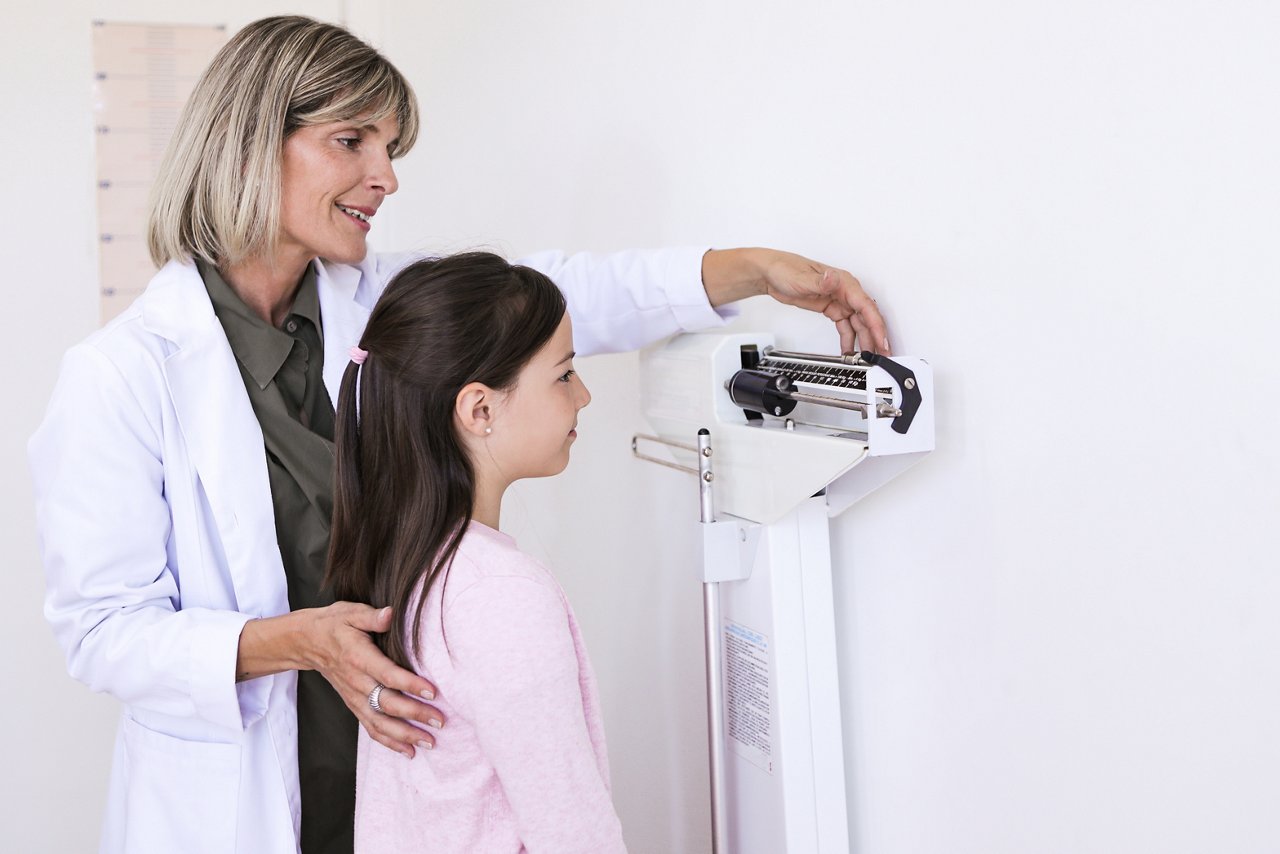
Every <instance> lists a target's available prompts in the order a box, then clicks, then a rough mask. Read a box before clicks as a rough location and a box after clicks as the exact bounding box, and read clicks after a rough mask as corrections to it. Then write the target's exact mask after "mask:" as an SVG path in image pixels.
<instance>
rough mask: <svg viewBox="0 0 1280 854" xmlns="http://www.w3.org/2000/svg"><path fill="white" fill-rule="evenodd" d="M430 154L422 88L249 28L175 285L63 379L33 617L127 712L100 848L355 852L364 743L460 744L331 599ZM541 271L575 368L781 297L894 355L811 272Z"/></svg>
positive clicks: (285, 31)
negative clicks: (367, 400) (373, 698)
mask: <svg viewBox="0 0 1280 854" xmlns="http://www.w3.org/2000/svg"><path fill="white" fill-rule="evenodd" d="M417 128H418V115H417V104H416V101H415V99H414V96H413V93H412V91H411V89H410V87H409V85H408V84H407V82H406V81H405V80H404V79H403V77H402V76H401V75H400V74H399V72H398V71H396V69H395V68H394V67H393V66H392V65H391V64H390V63H389V62H387V60H386V59H384V58H383V57H382V56H380V55H379V54H378V53H377V52H376V51H374V50H372V49H371V48H369V47H368V46H367V45H365V44H364V43H363V42H361V41H359V40H358V39H356V38H355V37H354V36H352V35H350V34H349V33H347V32H346V31H345V30H342V29H341V28H338V27H334V26H331V25H328V24H323V23H319V22H316V21H312V20H309V19H306V18H298V17H280V18H268V19H264V20H262V21H258V22H255V23H253V24H251V25H249V26H248V27H246V28H245V29H244V30H242V31H241V32H239V33H238V34H237V35H236V36H235V37H234V38H233V39H231V41H230V42H228V44H227V45H226V46H225V47H224V48H223V49H222V50H221V51H220V52H219V53H218V55H217V57H215V59H214V61H213V62H212V63H211V65H210V67H209V68H208V69H207V70H206V72H205V74H204V75H203V77H202V78H201V80H200V81H199V83H198V84H197V86H196V88H195V90H194V91H193V94H192V96H191V99H190V101H189V102H188V104H187V106H186V108H185V109H184V111H183V114H182V116H181V117H180V119H179V125H178V128H177V129H176V130H175V132H174V137H173V141H172V143H171V145H170V148H169V150H168V152H167V153H166V156H165V160H164V163H163V164H162V167H161V170H160V173H159V175H158V178H157V182H156V189H155V191H154V196H153V205H152V211H151V218H150V223H149V227H148V237H149V242H150V247H151V251H152V256H153V259H154V260H155V262H156V264H157V265H158V266H160V267H161V269H160V271H159V272H158V273H157V274H156V276H155V277H154V278H153V279H152V280H151V282H150V284H149V285H148V288H147V291H146V293H144V295H143V296H142V297H140V298H139V299H138V300H137V301H136V302H135V303H134V304H133V305H132V306H131V307H130V308H129V309H128V310H126V311H125V312H124V313H122V314H121V315H120V316H119V317H118V318H117V319H116V320H114V321H112V323H110V324H108V325H107V326H106V327H105V328H103V329H101V330H99V331H98V332H97V333H95V334H94V335H92V336H90V337H89V338H88V339H87V340H86V341H85V342H83V343H82V344H80V345H78V346H76V347H74V348H72V349H71V350H70V351H69V352H68V354H67V356H66V358H65V360H64V362H63V366H62V373H61V376H60V378H59V381H58V386H57V388H56V390H55V392H54V395H53V398H52V400H51V402H50V405H49V411H48V413H47V415H46V418H45V421H44V423H43V424H42V425H41V427H40V428H39V430H38V431H37V433H36V434H35V436H34V437H33V438H32V441H31V447H30V455H31V465H32V471H33V478H34V481H35V487H36V499H37V522H38V527H39V536H40V541H41V549H42V553H43V558H44V563H45V566H46V572H47V576H48V593H47V596H46V605H45V611H46V616H47V617H48V619H49V621H50V623H51V624H52V626H53V628H54V632H55V634H56V636H57V638H58V641H59V643H60V644H61V645H62V647H63V649H64V651H65V653H66V655H67V661H68V668H69V670H70V672H71V674H72V675H73V676H75V677H76V678H78V679H80V680H82V681H84V682H85V683H86V684H88V685H89V686H90V687H91V688H93V689H94V690H98V691H105V692H107V693H110V694H112V695H114V696H116V697H118V698H119V699H120V700H121V701H122V702H123V703H124V704H125V714H124V716H123V719H122V722H121V727H120V731H119V735H118V738H117V744H116V752H115V758H114V761H113V771H112V778H111V783H110V794H109V798H108V805H107V813H106V818H105V826H104V836H103V846H102V848H103V850H104V851H126V850H127V851H130V852H138V851H163V852H173V851H184V852H203V851H211V852H212V851H253V852H261V851H288V850H295V849H297V848H299V847H300V848H301V850H303V851H305V852H308V854H315V853H316V852H327V851H349V850H350V846H351V819H352V809H353V789H354V786H353V780H354V764H355V740H356V732H357V729H356V727H354V726H353V725H352V722H353V718H354V719H355V720H359V722H360V723H361V724H362V725H363V727H364V728H365V730H366V731H367V732H368V733H369V735H370V737H372V738H373V739H375V740H376V741H378V742H379V743H381V744H383V745H384V746H387V747H390V748H392V749H396V750H399V751H401V752H402V753H404V754H405V755H406V756H412V755H413V753H414V750H415V748H430V747H431V746H432V744H433V743H434V737H433V736H432V735H431V734H430V731H427V730H424V729H423V728H422V726H416V725H415V724H418V725H425V726H434V727H437V728H438V727H440V726H442V725H443V724H444V719H443V716H442V715H441V714H440V713H439V712H438V710H436V709H434V708H432V707H431V706H429V705H427V704H426V703H424V702H422V700H429V699H431V698H432V696H433V693H434V692H433V686H432V685H431V684H430V683H429V682H428V681H426V680H425V679H423V678H421V677H420V676H417V675H415V674H413V673H411V672H410V671H407V670H405V669H403V668H401V667H397V666H396V665H394V664H393V663H392V662H391V661H389V660H388V659H387V658H386V657H385V656H383V655H382V654H381V653H380V652H379V651H378V650H377V648H376V647H375V646H374V644H373V642H372V641H371V640H370V637H369V634H370V633H380V632H384V631H386V630H387V628H388V626H389V625H390V620H391V618H392V615H391V614H390V611H389V610H388V609H383V610H381V611H379V610H375V609H373V608H371V607H368V606H364V605H357V604H353V603H349V602H334V601H332V600H331V598H329V597H326V596H325V594H324V593H323V592H322V591H321V589H320V581H321V578H322V574H323V569H324V560H325V554H326V552H327V549H328V526H329V518H330V510H331V505H330V497H329V487H330V483H331V478H332V465H333V463H332V459H333V451H332V438H333V432H332V431H333V408H332V401H333V400H334V398H335V393H336V389H337V387H338V381H339V378H340V376H341V372H342V370H343V368H344V366H345V364H346V361H347V360H346V358H345V353H346V349H347V347H349V346H350V344H351V342H353V341H356V340H358V339H359V337H360V334H361V332H362V330H363V328H364V324H365V322H366V321H367V319H368V315H369V311H370V309H371V308H372V306H373V304H374V302H375V301H376V299H377V297H378V295H379V293H380V292H381V291H382V289H383V287H384V286H385V283H386V282H387V281H388V280H389V278H390V277H391V276H392V275H393V274H394V273H395V271H396V270H397V269H399V268H401V267H403V266H404V265H405V264H407V263H409V262H410V261H411V260H412V259H411V258H407V257H404V258H387V257H371V256H368V255H367V251H366V245H365V236H366V234H367V233H368V231H369V229H370V228H371V227H372V221H373V219H374V216H375V214H376V213H377V210H378V207H379V205H380V204H381V203H382V201H383V200H384V199H385V198H386V196H388V195H390V194H391V193H394V192H395V191H396V189H397V187H398V185H397V183H396V178H395V172H394V169H393V168H392V160H393V159H395V158H397V157H400V156H402V155H404V154H405V153H407V152H408V151H409V149H410V148H411V147H412V146H413V143H414V139H415V137H416V135H417ZM526 263H528V264H529V265H530V266H533V267H536V268H537V269H540V270H542V271H543V272H544V273H546V274H548V275H549V276H550V277H551V278H552V279H553V280H554V281H555V282H556V283H557V285H558V286H559V287H560V288H561V290H562V291H563V292H564V293H565V297H566V299H567V301H568V304H569V308H570V313H571V314H572V315H573V317H574V318H575V327H576V335H577V338H576V347H577V349H578V351H579V352H581V353H584V354H588V353H592V352H601V351H604V350H610V349H626V348H635V347H640V346H643V345H644V344H645V343H647V342H649V341H653V340H656V339H658V338H661V337H663V336H666V335H669V334H672V333H674V332H677V331H680V330H681V329H694V328H700V327H706V326H712V325H715V324H717V323H719V322H721V318H720V315H719V314H718V313H717V312H716V311H715V307H716V306H720V305H723V304H725V303H727V302H730V301H732V300H736V299H739V298H742V297H745V296H750V295H752V294H757V293H766V292H767V293H770V294H772V295H773V296H775V297H776V298H777V299H779V300H782V301H783V302H788V303H793V304H797V305H800V306H803V307H805V308H810V309H813V310H818V311H822V312H824V313H825V314H826V315H827V316H828V317H830V318H832V319H833V320H834V321H835V322H836V324H837V326H838V327H839V329H840V333H841V342H842V345H843V346H844V347H845V348H846V349H847V348H850V347H852V345H853V342H854V336H855V335H857V336H859V337H860V338H861V340H862V341H863V342H866V344H865V345H864V346H867V347H868V348H875V344H873V343H872V342H876V343H878V344H879V345H880V347H879V349H882V350H887V348H888V340H887V338H886V337H885V330H884V324H883V322H882V321H881V319H880V316H879V314H878V313H877V312H876V310H875V306H874V303H873V301H872V300H871V299H870V298H869V297H867V296H866V294H865V293H863V291H862V289H861V288H860V287H859V286H858V284H857V282H856V281H855V280H854V279H853V278H852V277H851V276H849V275H848V274H847V273H844V272H842V271H838V270H833V269H830V268H827V267H824V266H823V265H820V264H816V263H813V262H810V261H808V260H806V259H803V258H800V257H798V256H795V255H789V254H786V253H780V252H773V251H770V250H761V249H750V250H728V251H719V252H717V251H707V252H704V251H703V250H701V249H699V250H666V251H658V252H628V253H620V254H618V255H610V256H602V257H592V256H586V255H579V256H572V257H565V256H563V255H560V254H558V253H546V254H543V255H539V256H537V257H535V258H531V259H527V261H526ZM379 685H382V686H386V687H385V689H381V693H380V696H379V699H380V701H379V702H378V703H377V705H378V709H374V708H372V707H371V703H370V701H369V698H370V694H371V692H373V690H374V689H375V687H376V686H379ZM530 714H537V711H536V710H531V711H530Z"/></svg>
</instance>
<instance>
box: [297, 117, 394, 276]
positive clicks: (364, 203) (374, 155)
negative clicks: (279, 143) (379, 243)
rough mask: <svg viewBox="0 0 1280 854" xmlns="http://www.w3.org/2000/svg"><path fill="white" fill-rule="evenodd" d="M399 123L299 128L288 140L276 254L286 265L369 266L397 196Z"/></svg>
mask: <svg viewBox="0 0 1280 854" xmlns="http://www.w3.org/2000/svg"><path fill="white" fill-rule="evenodd" d="M399 135H400V126H399V123H398V122H397V120H396V117H395V116H394V115H392V116H387V117H385V118H383V119H381V120H380V121H378V122H375V123H372V124H370V123H367V122H363V121H361V120H359V119H356V120H353V121H347V122H331V123H329V124H323V125H312V126H310V127H303V128H299V129H298V130H296V131H294V132H293V134H291V135H290V136H289V138H288V139H286V140H285V143H284V162H283V166H282V170H281V183H282V187H281V190H282V192H281V210H280V240H279V243H278V247H279V248H278V250H277V251H278V252H279V253H280V255H281V256H282V259H283V260H285V261H286V263H287V262H293V261H297V260H301V261H302V262H303V263H307V262H310V261H311V259H312V258H316V257H320V258H326V259H328V260H330V261H337V262H339V263H343V264H355V263H358V262H360V261H363V260H364V256H365V252H366V251H367V247H366V246H365V235H367V234H368V233H369V228H370V227H371V222H370V220H372V218H373V215H374V214H375V213H377V212H378V208H379V206H381V205H382V200H383V199H385V198H386V197H387V196H389V195H390V194H392V193H394V192H395V191H396V187H398V186H399V185H398V184H397V183H396V174H395V170H394V169H392V167H391V152H392V151H394V150H395V146H396V143H397V142H398V137H399Z"/></svg>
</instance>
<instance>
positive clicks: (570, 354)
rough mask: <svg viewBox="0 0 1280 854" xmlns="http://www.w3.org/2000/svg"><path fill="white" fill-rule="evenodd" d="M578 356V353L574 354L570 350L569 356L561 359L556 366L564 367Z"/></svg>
mask: <svg viewBox="0 0 1280 854" xmlns="http://www.w3.org/2000/svg"><path fill="white" fill-rule="evenodd" d="M576 355H578V354H577V353H575V352H573V351H572V350H570V351H569V355H567V356H565V357H564V358H563V359H561V360H560V361H558V362H556V364H557V365H563V364H564V363H565V362H568V361H570V360H572V359H573V357H574V356H576Z"/></svg>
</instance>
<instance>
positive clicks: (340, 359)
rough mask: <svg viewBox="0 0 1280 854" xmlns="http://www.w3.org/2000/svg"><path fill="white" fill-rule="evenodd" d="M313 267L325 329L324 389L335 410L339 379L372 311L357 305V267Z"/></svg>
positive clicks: (358, 290)
mask: <svg viewBox="0 0 1280 854" xmlns="http://www.w3.org/2000/svg"><path fill="white" fill-rule="evenodd" d="M315 264H316V286H317V289H318V290H319V292H320V322H321V324H322V325H323V326H324V385H325V389H326V390H328V392H329V399H330V400H331V401H333V406H334V409H335V410H336V409H337V407H338V391H339V389H340V388H341V386H342V375H343V374H344V373H345V372H346V370H347V365H348V364H349V363H350V362H351V356H350V351H351V348H352V346H354V345H356V344H359V343H360V336H361V335H363V334H364V327H365V324H367V323H368V322H369V313H370V310H371V307H365V306H364V305H362V304H361V303H360V299H359V297H360V281H361V278H362V276H363V275H365V274H364V273H362V271H361V268H360V267H349V266H347V265H345V264H325V263H321V262H319V261H316V262H315Z"/></svg>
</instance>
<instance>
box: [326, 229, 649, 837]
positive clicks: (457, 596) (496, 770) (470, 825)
mask: <svg viewBox="0 0 1280 854" xmlns="http://www.w3.org/2000/svg"><path fill="white" fill-rule="evenodd" d="M422 341H431V342H432V347H431V352H430V354H429V355H427V356H424V354H423V352H422V347H421V346H420V342H422ZM573 347H574V345H573V328H572V324H571V323H570V321H569V316H568V314H567V313H566V312H565V302H564V297H563V296H562V295H561V293H560V291H558V290H557V289H556V286H555V285H554V284H553V283H552V282H551V280H550V279H548V278H547V277H546V276H543V275H542V274H541V273H538V272H537V271H535V270H531V269H529V268H528V267H518V266H512V265H510V264H508V263H507V262H506V261H503V260H502V259H501V258H498V257H497V256H495V255H489V254H487V253H471V254H468V255H458V256H454V257H451V258H442V259H434V260H427V261H420V262H418V263H416V264H413V265H410V266H409V267H408V268H406V269H405V270H404V271H403V272H401V273H399V274H398V275H397V276H396V277H395V279H394V280H392V282H391V284H389V285H388V286H387V290H386V292H385V293H384V294H383V295H382V297H381V298H380V299H379V300H378V304H377V306H375V307H374V309H373V314H372V315H371V316H370V318H369V324H368V326H367V327H365V331H364V336H363V338H362V339H361V341H360V345H359V347H358V348H356V349H353V350H352V354H353V355H352V362H351V364H350V365H348V367H347V372H346V376H344V377H343V380H342V390H341V394H340V395H339V397H338V412H337V416H338V426H337V467H336V472H335V490H334V496H335V497H334V514H333V533H332V544H331V547H330V561H329V577H328V581H329V582H330V583H331V584H332V585H333V587H334V590H335V591H336V592H337V594H338V595H339V596H340V597H342V598H343V599H349V600H351V601H355V602H377V603H390V604H391V605H392V606H393V607H394V608H395V614H396V618H395V622H394V624H393V625H392V627H391V631H389V632H388V633H386V634H385V635H383V636H382V642H381V644H380V646H381V647H382V648H383V649H384V650H385V651H386V653H387V655H388V656H389V657H390V658H391V659H392V660H393V661H395V662H396V663H397V664H399V665H401V666H403V667H406V668H408V669H411V670H415V671H417V672H418V673H430V674H431V675H432V678H433V679H434V680H435V682H436V685H437V686H438V687H439V689H440V698H439V703H440V707H441V710H442V711H443V712H444V713H445V714H446V715H447V716H448V717H449V732H448V734H447V736H446V737H443V738H441V739H440V741H439V743H438V744H437V745H436V747H435V748H434V749H433V750H430V751H425V750H424V751H422V752H421V753H419V754H418V755H417V756H415V757H414V758H413V760H412V761H407V762H406V761H405V760H404V759H403V758H401V757H400V756H398V755H397V754H395V753H393V752H392V751H390V750H388V749H386V748H385V747H382V746H381V745H378V744H375V743H374V742H373V740H372V739H371V738H369V737H368V735H366V734H363V733H362V734H361V736H360V748H359V762H358V769H357V780H358V788H357V794H356V821H355V837H356V838H355V847H356V851H357V852H366V851H367V852H371V854H372V852H382V851H432V852H435V854H471V852H477V851H484V852H491V854H501V852H508V854H515V852H517V851H530V852H556V854H571V852H590V854H606V852H625V850H626V848H625V845H624V844H623V840H622V827H621V825H620V824H619V822H618V816H617V813H616V812H615V811H614V808H613V803H612V800H611V798H610V786H609V764H608V758H607V756H606V752H605V739H604V727H603V721H602V719H601V713H600V702H599V698H598V696H597V691H596V683H595V677H594V675H593V673H592V669H591V664H590V662H589V660H588V659H587V654H586V649H585V646H584V645H583V642H582V636H581V633H580V632H579V631H578V628H577V622H576V620H575V618H574V615H573V610H572V608H570V606H569V603H568V600H567V599H566V597H565V594H564V592H563V591H562V590H561V589H560V585H559V584H558V583H557V582H556V580H555V578H554V576H552V574H551V573H550V572H549V571H548V570H547V569H546V568H545V567H543V566H542V565H541V564H539V563H538V562H537V561H536V560H533V559H532V558H530V557H528V556H527V555H525V554H523V553H522V552H521V551H520V550H519V549H518V548H517V547H516V544H515V542H514V541H513V540H511V538H510V537H507V536H505V535H504V534H502V533H500V532H499V530H498V528H499V513H500V511H501V508H502V496H503V493H504V492H505V491H506V489H507V487H508V486H510V485H511V483H513V482H514V481H516V480H520V479H523V478H527V477H547V476H550V475H556V474H559V473H560V472H561V471H563V470H564V467H565V466H566V465H567V464H568V462H569V452H570V449H571V448H572V446H573V442H574V440H575V439H576V438H577V432H576V427H577V424H578V413H579V412H580V411H581V410H582V408H583V407H585V406H586V405H587V404H588V403H589V402H590V401H591V395H590V394H589V393H588V392H587V389H586V387H585V386H584V385H583V383H582V380H581V379H579V378H578V376H577V373H576V372H575V371H574V369H573V358H574V352H573ZM402 516H408V517H410V518H412V519H415V520H418V523H417V524H414V525H405V524H402V523H401V522H400V518H401V517H402ZM528 709H537V710H538V713H537V714H536V715H531V714H528V713H526V711H525V710H528Z"/></svg>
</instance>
